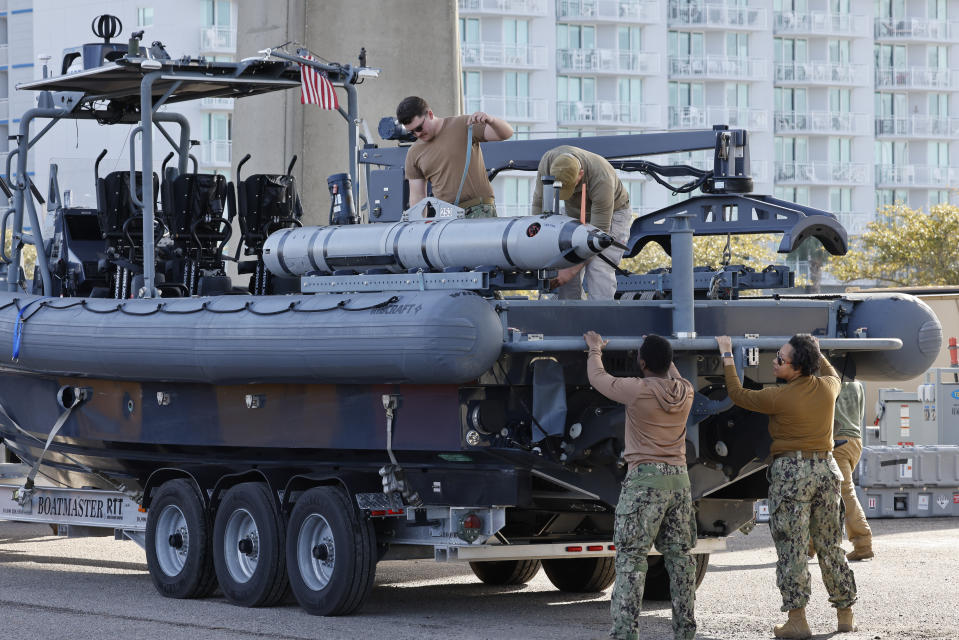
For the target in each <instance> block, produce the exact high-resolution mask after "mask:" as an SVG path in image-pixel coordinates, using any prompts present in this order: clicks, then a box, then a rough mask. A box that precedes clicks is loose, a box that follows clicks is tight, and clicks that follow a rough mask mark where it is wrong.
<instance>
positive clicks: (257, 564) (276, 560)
mask: <svg viewBox="0 0 959 640" xmlns="http://www.w3.org/2000/svg"><path fill="white" fill-rule="evenodd" d="M285 544H286V528H285V527H284V522H283V517H282V515H281V514H280V512H279V509H278V507H277V504H276V500H275V499H274V498H273V496H272V495H271V494H270V489H269V488H268V487H267V486H266V485H265V484H263V483H262V482H244V483H242V484H238V485H236V486H235V487H232V488H231V489H230V490H229V491H227V492H226V494H225V495H224V496H223V500H222V501H221V502H220V504H219V506H218V507H217V511H216V519H215V521H214V526H213V566H214V567H215V568H216V576H217V579H218V580H219V582H220V589H221V590H222V591H223V595H224V596H225V597H226V599H227V600H229V601H230V602H232V603H233V604H236V605H239V606H241V607H269V606H272V605H274V604H276V603H278V602H279V601H280V600H281V599H282V598H283V594H284V592H285V590H286V587H287V584H288V579H287V574H286V553H285V550H284V545H285Z"/></svg>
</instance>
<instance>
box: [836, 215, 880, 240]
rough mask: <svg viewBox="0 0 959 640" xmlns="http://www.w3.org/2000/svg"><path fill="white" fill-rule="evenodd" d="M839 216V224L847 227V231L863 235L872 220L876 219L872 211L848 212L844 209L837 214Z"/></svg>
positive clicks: (850, 233)
mask: <svg viewBox="0 0 959 640" xmlns="http://www.w3.org/2000/svg"><path fill="white" fill-rule="evenodd" d="M836 217H837V218H839V224H841V225H842V226H843V227H845V229H846V233H847V234H848V235H851V236H861V235H862V234H863V233H865V232H866V229H867V227H868V225H869V223H870V222H872V221H873V220H874V218H873V215H872V214H871V213H862V212H848V211H843V212H840V213H837V214H836Z"/></svg>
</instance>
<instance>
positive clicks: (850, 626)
mask: <svg viewBox="0 0 959 640" xmlns="http://www.w3.org/2000/svg"><path fill="white" fill-rule="evenodd" d="M836 614H837V616H838V617H839V627H838V629H837V631H839V633H843V632H845V631H856V630H858V629H859V627H857V626H856V618H855V617H854V616H853V615H852V607H846V608H845V609H836Z"/></svg>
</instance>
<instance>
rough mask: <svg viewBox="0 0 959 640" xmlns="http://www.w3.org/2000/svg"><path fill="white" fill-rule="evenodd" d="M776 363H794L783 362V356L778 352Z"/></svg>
mask: <svg viewBox="0 0 959 640" xmlns="http://www.w3.org/2000/svg"><path fill="white" fill-rule="evenodd" d="M774 362H775V363H776V364H778V365H784V364H792V363H790V362H786V361H785V360H783V357H782V355H780V353H779V352H778V351H777V352H776V359H775V361H774Z"/></svg>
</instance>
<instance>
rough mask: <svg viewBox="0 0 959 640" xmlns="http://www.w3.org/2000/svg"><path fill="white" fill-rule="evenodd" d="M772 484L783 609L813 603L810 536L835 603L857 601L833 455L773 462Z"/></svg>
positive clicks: (842, 604) (771, 522)
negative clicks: (844, 539) (844, 540)
mask: <svg viewBox="0 0 959 640" xmlns="http://www.w3.org/2000/svg"><path fill="white" fill-rule="evenodd" d="M770 473H771V484H770V486H769V528H770V532H771V533H772V537H773V542H774V543H775V544H776V556H777V561H776V584H777V586H778V587H779V591H780V593H782V597H783V606H782V610H783V611H789V610H790V609H801V608H803V607H805V606H806V603H807V602H809V594H810V593H811V590H810V582H809V580H810V578H809V568H808V567H807V559H806V548H807V547H808V545H809V541H810V537H811V539H812V545H813V547H814V548H815V549H816V552H817V553H818V554H819V568H820V569H821V570H822V581H823V584H824V585H825V586H826V591H827V592H828V593H829V601H830V602H831V603H833V606H835V607H839V608H844V607H850V606H852V604H853V603H854V602H856V578H855V576H854V575H853V573H852V569H850V568H849V565H848V564H847V562H846V556H845V553H844V552H843V549H842V547H841V546H840V543H841V542H842V514H841V506H840V505H841V502H840V499H839V484H840V482H841V481H842V474H841V473H840V472H839V467H838V466H837V465H836V461H835V460H834V459H833V457H832V456H831V455H830V456H829V457H828V458H826V459H824V460H815V459H808V458H806V459H801V460H797V459H795V458H790V457H782V458H777V459H776V460H775V461H773V464H772V467H771V470H770Z"/></svg>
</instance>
